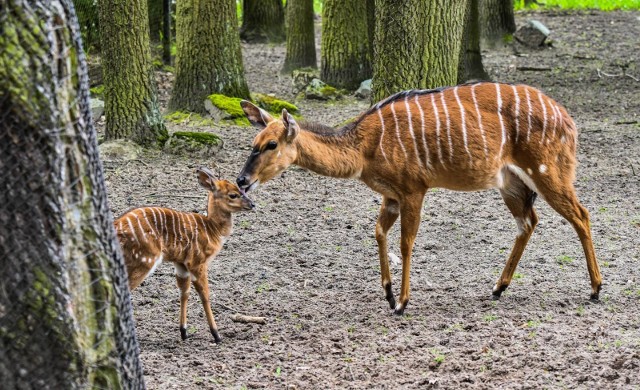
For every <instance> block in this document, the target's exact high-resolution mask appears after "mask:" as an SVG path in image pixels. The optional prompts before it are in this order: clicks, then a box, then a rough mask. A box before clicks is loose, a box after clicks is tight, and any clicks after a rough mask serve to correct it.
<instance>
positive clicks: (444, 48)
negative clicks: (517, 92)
mask: <svg viewBox="0 0 640 390" xmlns="http://www.w3.org/2000/svg"><path fill="white" fill-rule="evenodd" d="M466 3H467V0H438V1H422V0H407V1H403V2H400V1H397V0H376V32H375V34H376V36H375V43H374V52H375V55H374V64H373V95H372V99H373V102H376V101H378V100H380V99H382V98H384V97H386V96H389V95H391V94H393V93H395V92H399V91H402V90H405V89H423V88H434V87H439V86H444V85H455V84H456V83H457V81H458V63H459V57H460V49H461V46H462V37H463V32H464V18H465V11H466V9H467V4H466ZM444 20H446V21H447V22H446V24H443V21H444ZM443 26H446V29H445V28H443Z"/></svg>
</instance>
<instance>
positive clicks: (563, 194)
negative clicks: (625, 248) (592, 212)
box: [537, 172, 602, 300]
mask: <svg viewBox="0 0 640 390" xmlns="http://www.w3.org/2000/svg"><path fill="white" fill-rule="evenodd" d="M553 173H554V172H550V174H553ZM553 179H554V176H550V177H549V178H548V180H545V181H543V183H541V184H537V185H538V189H539V190H540V191H541V193H542V194H543V196H544V199H545V200H546V201H547V203H549V205H550V206H551V207H552V208H553V209H554V210H556V211H557V212H558V213H559V214H560V215H562V216H563V217H564V218H565V219H566V220H567V221H569V222H570V223H571V225H572V226H573V228H574V230H575V231H576V233H578V237H580V242H581V243H582V249H583V250H584V256H585V258H586V260H587V269H588V270H589V278H590V279H591V299H593V300H597V299H598V298H599V295H600V288H601V287H602V275H601V274H600V267H598V261H597V260H596V254H595V250H594V248H593V240H592V239H591V222H590V221H589V212H588V211H587V209H586V208H584V206H582V205H581V204H580V202H579V201H578V197H577V196H576V192H575V188H574V187H573V184H572V183H568V184H567V183H564V185H563V184H562V183H561V182H560V181H559V180H553Z"/></svg>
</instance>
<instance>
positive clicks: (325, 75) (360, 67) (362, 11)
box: [320, 0, 372, 89]
mask: <svg viewBox="0 0 640 390" xmlns="http://www.w3.org/2000/svg"><path fill="white" fill-rule="evenodd" d="M368 34H369V32H368V26H367V2H366V1H362V0H325V1H324V3H323V6H322V47H321V48H320V49H321V56H320V57H321V59H320V63H321V65H320V78H321V79H322V80H323V81H324V82H326V83H327V84H330V85H332V86H334V87H338V88H345V89H356V88H358V86H359V85H360V82H361V81H363V80H366V79H369V78H371V74H372V70H371V50H370V49H369V35H368Z"/></svg>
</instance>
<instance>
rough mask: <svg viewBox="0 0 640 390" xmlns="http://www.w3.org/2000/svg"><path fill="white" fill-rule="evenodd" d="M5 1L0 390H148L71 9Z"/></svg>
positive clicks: (57, 3) (0, 76)
mask: <svg viewBox="0 0 640 390" xmlns="http://www.w3.org/2000/svg"><path fill="white" fill-rule="evenodd" d="M2 3H3V17H2V24H1V27H0V112H2V113H3V115H2V117H1V118H0V280H2V288H1V289H0V378H2V387H3V388H6V389H28V388H51V389H76V388H110V389H119V388H129V389H139V388H144V382H143V377H142V366H141V364H140V361H139V359H138V344H137V341H136V337H135V330H134V327H133V326H134V324H133V316H132V308H131V302H130V298H129V290H128V287H127V275H126V271H125V268H124V265H123V260H122V258H121V255H120V250H119V247H118V242H117V240H116V238H115V232H114V229H113V222H112V218H111V213H110V211H109V207H108V205H107V197H106V189H105V186H104V178H103V173H102V167H101V164H100V160H99V156H98V149H97V142H96V133H95V130H94V128H93V124H92V118H91V111H90V109H89V93H88V88H89V86H88V77H87V67H86V62H85V58H84V53H83V51H82V45H81V43H80V35H79V29H78V24H77V19H76V17H75V14H74V12H73V6H72V5H71V2H70V0H47V1H45V0H40V1H31V2H29V3H28V4H27V3H26V2H23V1H20V0H5V1H3V2H2ZM5 7H6V8H5Z"/></svg>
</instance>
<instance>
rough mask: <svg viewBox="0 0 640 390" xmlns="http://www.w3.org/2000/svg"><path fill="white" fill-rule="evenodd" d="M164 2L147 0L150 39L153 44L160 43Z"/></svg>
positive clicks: (162, 0)
mask: <svg viewBox="0 0 640 390" xmlns="http://www.w3.org/2000/svg"><path fill="white" fill-rule="evenodd" d="M163 2H164V0H147V9H148V11H149V12H148V13H149V39H151V42H153V43H159V42H160V31H162V20H163V19H162V3H163Z"/></svg>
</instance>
